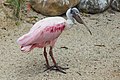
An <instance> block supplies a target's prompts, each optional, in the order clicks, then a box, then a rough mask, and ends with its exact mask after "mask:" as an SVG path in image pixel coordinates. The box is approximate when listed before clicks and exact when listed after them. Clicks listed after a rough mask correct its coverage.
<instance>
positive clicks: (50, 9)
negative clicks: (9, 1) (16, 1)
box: [31, 0, 80, 16]
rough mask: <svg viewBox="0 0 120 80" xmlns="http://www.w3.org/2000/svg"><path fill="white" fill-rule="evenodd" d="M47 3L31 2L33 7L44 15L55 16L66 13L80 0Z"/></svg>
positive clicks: (50, 0)
mask: <svg viewBox="0 0 120 80" xmlns="http://www.w3.org/2000/svg"><path fill="white" fill-rule="evenodd" d="M45 1H46V0H31V6H32V8H33V9H34V10H35V11H36V12H40V13H41V14H43V15H47V16H55V15H61V14H63V13H65V12H66V11H67V9H68V8H69V7H73V6H76V5H77V4H78V3H79V1H80V0H47V1H46V3H45ZM44 3H45V4H44Z"/></svg>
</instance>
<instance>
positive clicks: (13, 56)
mask: <svg viewBox="0 0 120 80" xmlns="http://www.w3.org/2000/svg"><path fill="white" fill-rule="evenodd" d="M7 11H8V13H9V12H11V11H10V10H7ZM29 16H38V18H37V19H36V20H37V21H38V20H40V19H41V18H43V17H44V16H42V15H40V14H37V13H35V12H30V14H29ZM82 18H83V20H84V21H85V22H86V24H87V25H88V27H89V28H90V30H91V31H92V34H93V35H90V34H89V33H88V31H87V30H86V28H85V27H84V26H83V25H79V24H77V25H75V26H74V27H73V28H72V29H70V30H66V31H64V32H63V33H62V35H61V36H60V37H59V39H58V41H57V43H56V45H55V48H54V56H55V58H56V60H57V63H58V65H60V66H62V67H69V69H68V70H66V73H67V74H63V73H60V72H56V71H46V72H44V70H45V69H46V67H45V59H44V56H43V52H42V51H43V50H42V49H38V48H36V49H34V50H33V51H31V52H29V53H22V52H21V51H20V47H19V45H18V44H17V43H16V40H17V39H18V38H19V37H20V36H22V35H23V34H25V33H27V32H28V31H29V29H30V28H31V27H32V24H30V23H28V22H27V20H28V21H29V18H23V20H22V21H19V22H16V21H14V20H12V19H9V18H6V15H5V13H4V11H3V9H2V8H1V9H0V80H120V12H110V11H106V12H104V13H100V14H94V15H89V14H84V15H83V16H82ZM61 47H67V48H68V49H67V48H66V49H65V48H61ZM49 60H50V61H51V59H50V57H49ZM50 64H51V65H53V63H52V61H51V62H50Z"/></svg>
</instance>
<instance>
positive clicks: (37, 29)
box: [17, 8, 92, 73]
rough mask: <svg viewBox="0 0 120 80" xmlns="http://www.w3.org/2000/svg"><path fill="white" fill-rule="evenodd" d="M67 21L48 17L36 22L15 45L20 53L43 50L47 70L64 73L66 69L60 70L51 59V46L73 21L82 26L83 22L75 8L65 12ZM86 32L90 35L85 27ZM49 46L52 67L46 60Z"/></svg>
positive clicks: (61, 18)
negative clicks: (19, 48) (36, 48)
mask: <svg viewBox="0 0 120 80" xmlns="http://www.w3.org/2000/svg"><path fill="white" fill-rule="evenodd" d="M66 16H67V20H65V19H64V18H63V17H48V18H45V19H42V20H40V21H38V22H36V23H35V24H34V25H33V27H32V28H31V29H30V31H29V32H28V33H27V34H25V35H23V36H22V37H20V38H19V39H18V40H17V43H18V44H19V45H20V46H21V51H25V52H28V51H31V50H32V49H33V48H35V47H38V48H44V52H43V53H44V57H45V60H46V64H47V65H46V66H47V70H48V69H50V70H56V71H59V72H63V73H65V72H64V71H63V70H64V69H67V68H62V67H60V66H58V65H57V63H56V61H55V59H54V57H53V51H52V49H53V46H54V44H55V42H56V41H57V38H58V37H59V35H60V34H61V33H62V31H63V30H65V29H69V28H71V27H72V26H73V25H74V23H75V20H76V21H77V22H78V23H81V24H84V25H85V23H84V22H83V20H82V19H81V18H80V15H79V11H78V9H77V8H70V9H68V10H67V12H66ZM85 27H86V28H87V30H88V31H89V32H90V34H92V33H91V31H90V30H89V29H88V27H87V26H86V25H85ZM47 46H49V47H50V50H49V55H50V56H51V58H52V61H53V63H54V66H50V65H49V62H48V58H47V52H46V47H47Z"/></svg>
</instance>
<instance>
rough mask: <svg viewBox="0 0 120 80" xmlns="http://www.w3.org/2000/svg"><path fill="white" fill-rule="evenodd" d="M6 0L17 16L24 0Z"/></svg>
mask: <svg viewBox="0 0 120 80" xmlns="http://www.w3.org/2000/svg"><path fill="white" fill-rule="evenodd" d="M6 2H7V3H9V4H10V5H11V6H12V7H13V9H14V15H15V16H16V17H17V18H19V14H20V10H21V6H22V5H24V2H25V0H7V1H6Z"/></svg>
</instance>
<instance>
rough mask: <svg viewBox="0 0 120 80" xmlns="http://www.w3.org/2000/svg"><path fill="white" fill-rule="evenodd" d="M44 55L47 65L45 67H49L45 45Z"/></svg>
mask: <svg viewBox="0 0 120 80" xmlns="http://www.w3.org/2000/svg"><path fill="white" fill-rule="evenodd" d="M43 53H44V57H45V60H46V64H47V65H46V66H47V68H49V67H50V65H49V62H48V58H47V52H46V47H44V52H43Z"/></svg>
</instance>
